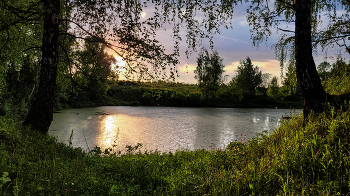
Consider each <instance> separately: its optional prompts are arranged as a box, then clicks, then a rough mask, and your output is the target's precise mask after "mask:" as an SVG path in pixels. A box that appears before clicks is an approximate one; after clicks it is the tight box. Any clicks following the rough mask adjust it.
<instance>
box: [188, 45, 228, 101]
mask: <svg viewBox="0 0 350 196" xmlns="http://www.w3.org/2000/svg"><path fill="white" fill-rule="evenodd" d="M222 61H223V59H222V58H220V56H219V54H218V53H217V52H214V53H213V54H209V53H208V51H207V50H202V52H201V53H200V54H199V57H198V58H197V68H196V70H195V71H194V73H195V74H196V75H195V79H197V81H198V88H199V89H200V91H201V92H202V93H203V94H204V96H205V98H206V99H210V98H215V97H216V92H217V91H218V89H219V86H220V85H221V84H222V74H223V73H224V72H225V71H224V65H223V64H222Z"/></svg>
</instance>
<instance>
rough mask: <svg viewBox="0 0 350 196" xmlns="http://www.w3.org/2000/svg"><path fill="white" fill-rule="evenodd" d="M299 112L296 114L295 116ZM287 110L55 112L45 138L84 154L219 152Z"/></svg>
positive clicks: (272, 123)
mask: <svg viewBox="0 0 350 196" xmlns="http://www.w3.org/2000/svg"><path fill="white" fill-rule="evenodd" d="M301 111H302V110H301V109H298V110H295V114H299V113H300V112H301ZM291 112H293V111H291V110H289V109H265V108H251V109H249V108H248V109H247V108H182V107H181V108H177V107H131V106H104V107H97V108H83V109H69V110H63V111H60V112H59V113H54V120H53V122H52V124H51V127H50V130H49V134H50V135H52V136H55V137H56V138H57V139H58V141H60V142H64V143H66V144H68V141H69V139H70V136H71V133H72V130H73V136H72V143H73V146H74V147H81V148H83V149H84V150H88V149H90V150H91V149H93V147H95V146H99V147H101V148H106V147H110V146H112V145H113V144H116V145H117V147H116V148H115V150H116V151H122V152H125V150H126V149H125V146H126V145H132V146H135V145H136V144H137V143H142V144H143V148H142V149H143V150H148V151H151V150H153V151H154V150H158V151H160V152H169V151H172V152H174V151H176V150H184V149H189V150H195V149H212V148H215V149H216V148H223V147H225V146H227V145H228V144H229V143H230V142H231V141H234V140H237V141H241V140H242V141H245V140H247V139H251V138H253V137H255V136H256V135H257V133H262V131H264V130H269V131H272V130H274V129H275V128H276V127H278V126H279V125H280V122H281V120H282V116H291Z"/></svg>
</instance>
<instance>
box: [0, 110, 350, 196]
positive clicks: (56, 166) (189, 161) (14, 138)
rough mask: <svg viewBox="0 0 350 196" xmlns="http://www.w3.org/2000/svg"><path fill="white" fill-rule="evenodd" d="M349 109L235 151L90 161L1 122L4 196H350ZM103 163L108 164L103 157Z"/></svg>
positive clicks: (291, 125) (285, 127)
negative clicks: (349, 194) (348, 195)
mask: <svg viewBox="0 0 350 196" xmlns="http://www.w3.org/2000/svg"><path fill="white" fill-rule="evenodd" d="M348 107H349V106H347V107H346V108H342V109H339V111H338V110H336V109H334V108H331V107H330V108H329V109H328V110H327V112H325V113H322V114H320V115H311V117H310V118H309V122H308V123H307V124H306V125H305V127H302V124H303V122H302V119H303V118H302V117H298V118H292V119H290V120H288V121H284V122H283V123H282V125H281V127H280V128H278V129H277V130H275V131H274V132H273V133H271V134H269V135H266V134H263V135H259V136H258V137H256V138H254V139H252V140H250V141H249V142H243V143H241V142H232V143H231V144H230V145H229V146H228V147H227V149H215V150H211V151H207V150H196V151H177V152H175V153H159V152H146V153H140V152H138V151H137V150H135V149H133V148H131V147H129V151H130V153H127V154H123V155H120V156H119V155H115V154H108V150H107V151H106V153H107V154H104V153H102V152H101V151H98V149H96V150H95V151H94V152H90V153H86V152H83V151H82V150H81V149H79V148H75V149H73V148H72V147H70V146H67V145H64V144H62V143H58V142H57V141H56V140H55V138H53V137H50V136H48V135H41V134H38V133H36V132H35V131H32V130H30V129H27V128H23V127H21V125H20V124H19V123H16V122H14V121H12V120H9V119H6V118H0V160H1V162H0V194H1V195H347V194H348V193H349V192H350V171H349V170H350V155H349V139H350V138H349V137H350V135H349V134H350V132H349V131H350V112H349V110H348V109H349V108H348ZM100 155H103V156H100Z"/></svg>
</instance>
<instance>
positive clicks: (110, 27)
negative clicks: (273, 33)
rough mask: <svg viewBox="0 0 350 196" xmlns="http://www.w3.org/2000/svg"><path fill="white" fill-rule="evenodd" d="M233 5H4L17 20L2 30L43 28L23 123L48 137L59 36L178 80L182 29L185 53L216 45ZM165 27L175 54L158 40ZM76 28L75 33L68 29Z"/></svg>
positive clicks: (32, 0) (128, 1)
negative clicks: (93, 44) (34, 86)
mask: <svg viewBox="0 0 350 196" xmlns="http://www.w3.org/2000/svg"><path fill="white" fill-rule="evenodd" d="M150 4H151V5H152V7H154V10H155V11H154V12H153V16H152V17H149V18H147V19H142V17H141V15H142V13H143V11H144V9H145V8H146V7H147V6H149V5H150ZM234 4H236V3H234ZM232 5H233V4H232V2H231V1H228V2H225V1H223V2H215V1H211V0H205V1H202V2H201V3H198V2H193V1H168V0H166V1H160V0H155V1H151V2H150V1H148V0H145V1H133V0H106V1H95V0H74V1H63V0H42V1H38V0H16V1H11V2H10V1H0V11H1V13H3V12H2V11H6V14H7V16H6V17H9V18H13V20H12V21H10V22H8V23H6V25H4V26H2V27H1V28H0V32H2V31H3V30H4V29H5V30H6V28H8V27H13V26H15V25H16V24H26V25H32V24H38V26H40V27H41V29H42V39H41V40H42V42H41V44H40V45H41V46H40V45H39V46H37V47H39V48H40V49H41V52H42V56H41V58H40V60H41V61H40V62H41V63H40V64H41V69H40V82H39V87H38V91H37V93H36V95H35V97H34V101H33V104H32V106H31V109H30V110H29V112H28V114H27V117H26V119H25V121H24V122H23V124H24V125H30V126H32V128H34V129H37V130H39V131H40V132H42V133H47V131H48V129H49V126H50V124H51V121H52V118H53V117H52V112H53V100H54V97H55V89H56V78H57V67H58V63H59V55H60V50H59V47H60V48H62V47H61V43H60V40H61V39H60V38H61V37H67V36H69V37H74V38H75V39H86V38H87V37H94V38H95V41H98V42H100V43H102V44H105V45H106V46H107V47H109V48H110V49H111V50H113V51H114V52H115V53H117V54H118V55H119V56H120V57H121V58H123V60H124V61H126V62H127V67H128V70H129V71H130V72H136V73H138V74H140V75H143V76H149V77H153V75H154V74H151V73H150V72H151V71H149V67H148V65H150V64H151V65H152V66H153V67H152V72H153V73H155V75H156V76H157V77H158V76H159V75H160V74H162V73H164V72H165V70H166V66H169V67H170V77H172V78H174V76H175V75H177V70H176V64H177V63H178V60H177V56H178V55H179V47H178V45H179V41H180V40H181V39H182V38H181V36H180V34H179V29H180V27H181V26H186V27H187V29H186V31H187V33H186V38H187V39H186V41H187V43H188V47H189V49H188V50H187V51H186V53H187V54H190V51H191V50H192V49H195V48H196V47H197V46H198V45H200V44H201V40H203V39H204V38H208V39H209V41H210V45H211V46H212V45H213V42H212V34H215V33H217V32H219V28H218V27H219V26H226V27H228V26H230V25H231V24H230V21H229V19H230V18H231V16H232V13H233V7H232ZM197 13H198V14H199V13H202V15H201V17H200V18H198V17H195V16H196V14H197ZM175 19H176V20H175ZM2 21H3V18H1V22H2ZM164 24H166V25H168V24H171V25H173V29H172V30H173V32H172V34H173V38H174V45H175V46H174V51H173V53H171V54H166V53H165V49H164V47H163V46H162V45H161V44H159V42H158V41H157V40H156V39H155V35H156V32H157V30H159V29H160V28H162V27H163V25H164ZM72 26H73V27H74V28H75V29H74V31H73V30H70V27H72ZM3 27H4V28H3ZM105 38H107V39H105ZM5 44H7V43H5ZM63 50H64V49H63ZM63 53H65V55H67V54H69V53H68V52H63ZM0 71H1V70H0ZM159 73H160V74H159Z"/></svg>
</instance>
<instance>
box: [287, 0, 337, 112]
mask: <svg viewBox="0 0 350 196" xmlns="http://www.w3.org/2000/svg"><path fill="white" fill-rule="evenodd" d="M294 2H295V61H296V63H295V66H296V75H297V80H298V85H299V88H300V90H301V95H302V101H303V113H304V119H306V118H307V117H308V115H309V113H310V111H311V110H313V111H314V112H316V113H318V112H322V111H323V108H324V107H323V104H324V103H325V102H329V101H331V99H332V96H331V95H329V94H327V93H326V92H325V91H324V89H323V87H322V84H321V80H320V77H319V75H318V73H317V70H316V65H315V61H314V59H313V56H312V44H311V10H310V9H311V1H310V0H295V1H294Z"/></svg>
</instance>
